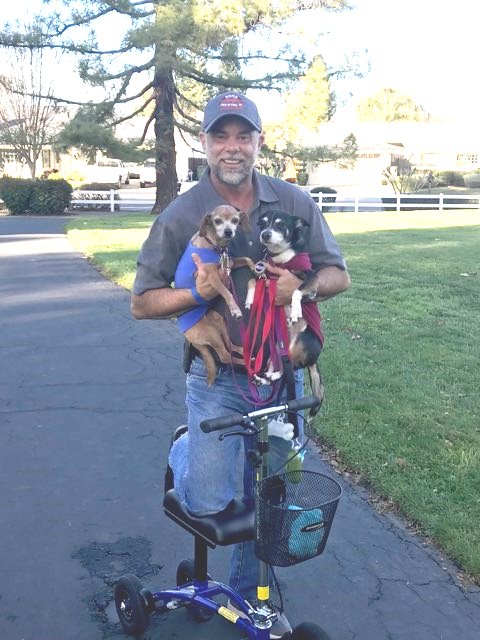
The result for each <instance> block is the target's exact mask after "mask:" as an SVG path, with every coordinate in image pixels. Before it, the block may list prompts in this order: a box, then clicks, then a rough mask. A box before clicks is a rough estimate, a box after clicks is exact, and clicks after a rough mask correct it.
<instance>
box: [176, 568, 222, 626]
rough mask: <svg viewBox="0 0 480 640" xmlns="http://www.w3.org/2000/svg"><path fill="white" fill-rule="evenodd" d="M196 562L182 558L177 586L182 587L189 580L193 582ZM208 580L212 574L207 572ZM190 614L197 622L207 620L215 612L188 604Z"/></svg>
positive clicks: (178, 570)
mask: <svg viewBox="0 0 480 640" xmlns="http://www.w3.org/2000/svg"><path fill="white" fill-rule="evenodd" d="M193 573H194V562H193V560H182V562H180V564H179V565H178V567H177V587H181V586H182V585H184V584H186V583H187V582H193ZM207 578H208V580H211V579H212V578H211V576H210V574H208V573H207ZM187 610H188V613H189V615H190V616H191V617H192V618H193V620H195V622H207V621H208V620H210V619H211V618H213V616H214V615H215V613H214V612H213V611H210V609H202V608H200V607H196V606H195V605H188V607H187Z"/></svg>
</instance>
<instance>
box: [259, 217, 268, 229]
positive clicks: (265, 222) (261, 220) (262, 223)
mask: <svg viewBox="0 0 480 640" xmlns="http://www.w3.org/2000/svg"><path fill="white" fill-rule="evenodd" d="M258 226H259V227H262V228H263V227H267V226H268V218H265V217H264V218H259V219H258Z"/></svg>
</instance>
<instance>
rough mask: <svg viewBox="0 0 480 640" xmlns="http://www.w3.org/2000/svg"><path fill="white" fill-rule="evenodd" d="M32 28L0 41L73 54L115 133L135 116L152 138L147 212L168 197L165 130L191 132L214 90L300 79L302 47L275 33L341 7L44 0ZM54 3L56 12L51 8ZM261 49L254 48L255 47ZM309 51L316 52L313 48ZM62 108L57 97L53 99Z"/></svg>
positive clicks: (342, 3)
mask: <svg viewBox="0 0 480 640" xmlns="http://www.w3.org/2000/svg"><path fill="white" fill-rule="evenodd" d="M44 3H45V6H46V8H47V9H48V11H47V14H46V15H43V17H38V19H37V20H36V29H35V30H34V31H33V32H32V31H30V32H28V33H21V32H20V31H19V30H18V29H17V30H15V29H12V28H8V29H6V30H5V31H4V32H3V33H0V44H1V45H4V46H12V47H16V48H21V47H25V46H32V44H33V45H35V46H38V47H40V48H51V49H61V50H63V51H66V52H69V53H72V54H75V55H77V56H78V57H79V74H80V77H81V78H82V80H84V81H85V82H88V83H89V84H90V85H92V86H94V87H103V88H104V90H105V99H104V100H102V101H101V103H100V102H99V103H98V104H95V103H92V104H91V106H92V107H95V106H101V107H102V109H104V110H105V111H109V112H110V114H111V118H110V122H109V124H110V126H112V127H114V126H116V125H118V124H120V123H121V122H124V121H126V120H127V119H129V118H132V117H134V116H136V115H139V114H145V118H146V123H145V128H144V131H143V135H142V137H141V140H145V138H146V136H147V132H148V130H149V127H150V125H152V124H153V128H154V134H155V136H154V137H155V157H156V169H157V195H156V203H155V207H154V212H160V211H162V210H163V209H164V208H165V207H166V206H167V205H168V203H169V202H170V201H171V200H172V198H173V197H174V196H175V194H176V188H177V176H176V170H175V160H176V154H175V141H174V129H175V128H176V127H177V128H178V129H179V130H181V131H187V132H197V131H198V127H199V121H198V119H197V118H198V114H199V113H201V111H202V109H203V106H204V104H205V101H206V100H207V99H208V97H210V96H211V95H212V94H214V93H216V92H218V91H219V90H228V89H230V88H231V89H238V90H241V91H246V90H247V89H249V88H256V89H269V90H272V89H278V90H280V89H282V88H285V87H288V86H289V83H291V82H292V81H294V80H295V79H296V78H298V77H300V76H302V75H303V74H304V73H305V71H306V69H307V67H308V62H309V61H308V59H307V56H306V55H305V54H304V53H303V52H302V51H301V44H302V43H301V41H298V43H297V44H298V46H297V47H294V46H292V45H291V44H289V43H288V42H285V37H284V36H283V35H282V27H283V26H284V25H285V23H286V22H287V21H288V19H289V18H291V17H292V16H293V15H294V14H295V12H297V11H305V10H310V11H311V10H315V11H317V10H319V9H326V10H342V9H345V8H347V3H346V0H303V1H302V0H153V1H148V0H83V1H80V0H78V1H77V0H73V1H72V0H63V2H60V1H59V2H57V3H55V2H51V1H49V0H44ZM54 6H55V7H57V9H56V10H53V8H54ZM120 18H121V19H122V20H123V22H124V31H123V39H122V41H121V43H120V44H119V45H118V46H116V47H112V48H106V47H104V46H101V44H100V42H99V37H100V31H101V29H102V28H103V29H104V28H105V25H108V24H109V21H110V22H111V21H113V19H120ZM258 43H261V49H260V48H259V44H258ZM317 53H318V52H317ZM56 97H58V98H63V101H64V102H68V98H67V97H66V96H56Z"/></svg>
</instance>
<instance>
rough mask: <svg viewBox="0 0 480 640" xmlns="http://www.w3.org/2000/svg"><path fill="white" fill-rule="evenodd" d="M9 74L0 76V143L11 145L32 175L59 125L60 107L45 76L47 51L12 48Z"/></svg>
mask: <svg viewBox="0 0 480 640" xmlns="http://www.w3.org/2000/svg"><path fill="white" fill-rule="evenodd" d="M8 53H9V56H8V63H9V66H10V68H11V72H10V74H9V75H0V124H1V125H2V126H1V128H0V142H2V144H4V145H8V146H9V147H11V148H12V149H13V150H14V152H15V154H16V156H17V158H18V159H19V160H20V162H22V163H24V164H26V165H27V166H28V168H29V170H30V174H31V176H32V178H35V177H36V174H37V163H38V159H39V157H40V154H41V153H42V149H44V148H45V147H46V146H47V145H49V144H52V142H53V140H54V137H55V134H56V132H57V131H58V128H59V126H60V114H61V113H62V111H63V109H62V108H60V107H59V106H58V104H57V102H56V100H55V99H54V97H53V92H52V87H51V85H50V84H49V83H48V81H47V80H46V79H45V64H44V52H43V50H42V49H37V48H33V47H28V48H23V49H15V48H11V49H10V50H9V52H8Z"/></svg>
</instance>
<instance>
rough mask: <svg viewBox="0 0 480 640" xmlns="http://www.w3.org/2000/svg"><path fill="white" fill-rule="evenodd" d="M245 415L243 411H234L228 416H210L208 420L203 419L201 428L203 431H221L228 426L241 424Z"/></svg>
mask: <svg viewBox="0 0 480 640" xmlns="http://www.w3.org/2000/svg"><path fill="white" fill-rule="evenodd" d="M242 419H243V416H242V414H241V413H232V414H230V415H228V416H220V417H219V418H209V419H208V420H202V422H201V423H200V429H201V430H202V431H203V433H211V432H212V431H220V430H221V429H226V428H227V427H233V426H235V425H236V424H241V422H242Z"/></svg>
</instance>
